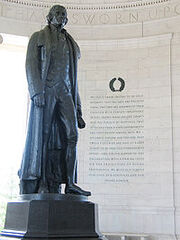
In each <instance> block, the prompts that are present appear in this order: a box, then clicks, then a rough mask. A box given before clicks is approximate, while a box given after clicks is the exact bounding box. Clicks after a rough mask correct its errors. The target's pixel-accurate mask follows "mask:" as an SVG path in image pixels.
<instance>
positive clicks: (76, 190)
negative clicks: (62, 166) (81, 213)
mask: <svg viewBox="0 0 180 240" xmlns="http://www.w3.org/2000/svg"><path fill="white" fill-rule="evenodd" d="M66 160H67V162H66V167H67V170H66V171H67V183H66V187H65V193H66V194H77V195H84V196H91V192H88V191H84V190H83V189H81V188H80V187H78V186H76V185H75V184H74V182H75V181H74V179H75V168H76V147H74V148H70V147H68V148H67V158H66Z"/></svg>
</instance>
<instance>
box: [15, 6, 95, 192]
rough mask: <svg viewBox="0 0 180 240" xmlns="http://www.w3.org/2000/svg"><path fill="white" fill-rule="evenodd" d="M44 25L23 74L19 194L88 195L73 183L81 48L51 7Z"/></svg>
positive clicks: (62, 14) (59, 10)
mask: <svg viewBox="0 0 180 240" xmlns="http://www.w3.org/2000/svg"><path fill="white" fill-rule="evenodd" d="M47 20H48V26H46V27H45V28H44V29H42V30H41V31H38V32H35V33H34V34H33V35H32V37H31V38H30V41H29V45H28V50H27V57H26V73H27V81H28V88H29V94H30V97H31V110H30V115H29V123H28V132H27V138H26V145H25V149H24V154H23V159H22V164H21V168H20V170H19V173H18V174H19V178H20V193H21V194H31V193H61V183H65V184H66V188H65V193H68V194H71V193H72V194H77V195H85V196H89V195H91V193H90V192H88V191H84V190H82V189H81V188H79V187H78V186H76V185H75V183H76V180H77V159H76V147H77V140H78V127H79V128H84V127H85V122H84V120H83V118H82V111H81V102H80V97H79V93H78V85H77V61H78V59H79V58H80V49H79V47H78V45H77V43H76V42H75V41H74V39H73V38H72V37H71V36H70V35H69V34H68V33H67V31H66V30H65V29H64V26H65V25H66V23H67V21H68V19H67V12H66V9H65V8H64V7H63V6H60V5H55V6H53V7H52V8H51V10H50V12H49V14H48V16H47Z"/></svg>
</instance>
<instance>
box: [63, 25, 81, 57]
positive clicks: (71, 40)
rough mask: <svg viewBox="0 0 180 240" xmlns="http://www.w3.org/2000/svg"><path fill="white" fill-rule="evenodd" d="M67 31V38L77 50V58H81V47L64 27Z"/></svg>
mask: <svg viewBox="0 0 180 240" xmlns="http://www.w3.org/2000/svg"><path fill="white" fill-rule="evenodd" d="M64 31H65V34H66V36H67V38H68V39H69V40H70V42H71V44H72V46H73V48H74V50H75V52H76V55H77V58H80V57H81V52H80V48H79V46H78V44H77V42H76V41H75V40H74V38H73V37H72V36H71V35H70V34H69V33H68V32H67V31H66V30H65V29H64Z"/></svg>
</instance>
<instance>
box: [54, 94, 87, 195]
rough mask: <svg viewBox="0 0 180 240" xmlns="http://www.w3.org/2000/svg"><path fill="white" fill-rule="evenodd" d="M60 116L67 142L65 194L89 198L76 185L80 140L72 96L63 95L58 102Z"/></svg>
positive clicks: (85, 192)
mask: <svg viewBox="0 0 180 240" xmlns="http://www.w3.org/2000/svg"><path fill="white" fill-rule="evenodd" d="M58 116H59V120H60V121H61V123H62V124H63V129H64V133H65V141H66V176H67V180H66V188H65V193H73V194H79V195H86V196H89V195H90V194H91V193H90V192H87V191H84V190H82V189H81V188H79V187H78V186H76V185H75V184H74V183H75V169H76V146H77V140H78V127H77V117H76V110H75V108H74V102H73V99H72V96H71V95H70V94H64V95H61V97H60V99H59V101H58Z"/></svg>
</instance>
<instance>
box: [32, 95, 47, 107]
mask: <svg viewBox="0 0 180 240" xmlns="http://www.w3.org/2000/svg"><path fill="white" fill-rule="evenodd" d="M33 102H34V104H35V105H36V106H37V107H43V106H44V105H45V97H44V93H41V94H38V95H36V96H34V97H33Z"/></svg>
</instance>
